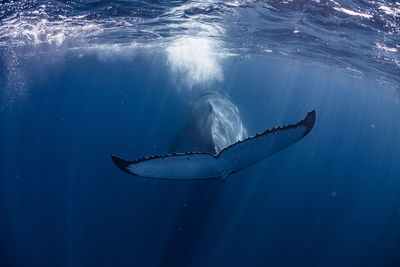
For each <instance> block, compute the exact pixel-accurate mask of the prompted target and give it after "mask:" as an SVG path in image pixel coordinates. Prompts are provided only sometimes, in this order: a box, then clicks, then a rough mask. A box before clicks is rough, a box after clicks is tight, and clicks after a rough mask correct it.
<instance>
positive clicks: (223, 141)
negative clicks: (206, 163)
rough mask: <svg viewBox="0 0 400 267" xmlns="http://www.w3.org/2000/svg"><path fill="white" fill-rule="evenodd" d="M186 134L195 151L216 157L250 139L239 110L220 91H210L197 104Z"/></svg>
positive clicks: (192, 110)
mask: <svg viewBox="0 0 400 267" xmlns="http://www.w3.org/2000/svg"><path fill="white" fill-rule="evenodd" d="M186 131H187V137H188V140H189V143H190V144H191V145H192V146H193V147H194V148H195V149H197V150H198V151H199V152H208V153H212V154H218V153H219V152H220V151H221V150H222V149H224V148H225V147H228V146H230V145H231V144H234V143H236V142H237V141H240V140H243V139H244V138H246V137H247V131H246V128H245V127H244V125H243V123H242V120H241V118H240V114H239V110H238V108H237V107H236V106H235V105H234V104H233V103H232V101H231V100H230V99H229V98H228V97H227V96H224V95H222V94H220V93H217V92H209V93H207V94H205V95H203V96H201V97H200V98H199V99H197V100H196V101H195V103H194V104H193V107H192V109H191V112H190V115H189V118H188V121H187V125H186Z"/></svg>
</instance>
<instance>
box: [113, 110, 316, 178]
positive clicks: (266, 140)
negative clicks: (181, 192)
mask: <svg viewBox="0 0 400 267" xmlns="http://www.w3.org/2000/svg"><path fill="white" fill-rule="evenodd" d="M315 118H316V113H315V111H314V110H313V111H310V112H308V114H307V116H306V117H305V118H304V119H303V120H301V121H299V122H297V123H296V124H291V125H287V126H282V127H278V128H272V129H269V130H266V131H264V132H262V133H260V134H256V135H255V136H252V137H248V138H246V139H244V140H242V141H238V142H236V143H234V144H232V145H230V146H228V147H226V148H224V149H223V150H221V151H220V152H219V153H218V154H217V155H214V154H211V153H207V152H186V153H173V154H166V155H161V156H160V155H155V156H151V157H145V158H141V159H138V160H133V161H128V160H124V159H121V158H119V157H117V156H114V155H112V156H111V158H112V160H113V162H114V163H115V165H117V167H118V168H120V169H121V170H122V171H124V172H126V173H128V174H131V175H134V176H139V177H144V178H154V179H177V180H203V179H225V178H226V177H228V176H230V175H231V174H233V173H235V172H238V171H240V170H242V169H244V168H246V167H249V166H251V165H253V164H255V163H257V162H259V161H261V160H263V159H265V158H266V157H269V156H271V155H272V154H274V153H276V152H279V151H281V150H282V149H284V148H286V147H288V146H290V145H292V144H294V143H296V142H297V141H299V140H301V139H302V138H303V137H305V136H306V135H307V134H308V133H309V132H310V131H311V130H312V128H313V127H314V123H315Z"/></svg>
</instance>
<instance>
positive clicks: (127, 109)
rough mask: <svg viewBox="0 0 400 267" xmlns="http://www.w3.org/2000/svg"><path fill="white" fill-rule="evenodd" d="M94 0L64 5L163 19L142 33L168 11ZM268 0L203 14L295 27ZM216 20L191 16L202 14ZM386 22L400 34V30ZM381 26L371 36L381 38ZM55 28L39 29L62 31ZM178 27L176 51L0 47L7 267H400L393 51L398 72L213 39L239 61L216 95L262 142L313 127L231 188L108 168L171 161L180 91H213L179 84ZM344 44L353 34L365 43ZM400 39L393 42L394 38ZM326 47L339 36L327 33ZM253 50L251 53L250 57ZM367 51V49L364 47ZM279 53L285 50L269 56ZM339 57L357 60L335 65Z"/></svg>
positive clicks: (287, 46)
mask: <svg viewBox="0 0 400 267" xmlns="http://www.w3.org/2000/svg"><path fill="white" fill-rule="evenodd" d="M6 3H8V2H4V1H3V2H2V7H3V9H2V11H4V10H5V9H4V7H5V6H6ZM27 3H28V4H29V3H30V4H31V5H28V4H27V5H28V7H27V8H25V9H23V10H35V9H40V8H38V6H39V4H40V3H36V2H27ZM52 3H53V4H54V6H51V7H52V8H53V9H52V10H55V11H57V12H61V11H59V10H58V9H57V8H56V7H57V6H59V5H60V6H63V5H62V4H60V2H57V1H54V2H52ZM96 3H97V4H98V3H100V4H98V5H97V6H96V5H95V4H96ZM96 3H95V4H92V5H89V6H87V5H88V4H86V5H85V4H79V3H68V5H69V8H70V9H71V10H73V11H71V12H72V13H74V12H77V11H76V9H82V11H81V12H82V13H90V12H89V11H92V12H93V14H95V13H96V12H97V13H99V14H101V16H100V15H99V16H100V17H101V19H104V17H106V18H107V17H113V16H112V15H110V14H108V13H106V12H105V11H104V10H112V8H111V9H109V6H111V7H113V6H116V9H117V10H125V11H126V10H130V11H132V10H135V11H137V10H142V11H143V10H155V11H153V13H151V12H150V14H148V13H146V12H144V11H143V12H144V15H142V17H141V18H143V17H146V18H149V19H150V18H152V17H157V16H160V15H161V14H165V13H164V11H162V10H164V9H168V8H169V5H167V4H163V3H159V4H158V5H155V4H154V5H152V4H149V3H147V2H140V3H134V4H132V3H129V2H124V3H118V2H107V1H106V2H104V3H103V2H96ZM290 3H292V4H290ZM290 3H289V4H287V5H289V6H290V5H291V8H290V9H288V11H287V12H289V13H290V14H292V16H293V17H296V16H298V17H300V16H301V15H304V14H305V13H306V14H308V13H307V12H304V9H305V8H304V7H302V6H301V5H300V4H299V3H297V5H296V4H295V3H296V2H290ZM363 3H364V4H365V5H367V4H368V3H367V2H363ZM382 3H384V2H382ZM25 4H26V3H25ZM185 4H188V3H175V4H174V6H179V5H181V6H184V5H185ZM189 4H190V3H189ZM263 4H264V2H255V4H253V3H250V4H248V3H247V5H252V6H250V7H248V6H246V5H244V6H240V7H238V8H239V11H237V12H239V15H229V14H230V13H229V12H233V11H229V12H228V15H226V14H223V15H220V14H219V13H218V12H220V11H219V10H218V9H217V10H216V8H215V7H214V6H213V5H211V4H210V6H211V7H214V9H211V11H213V10H214V12H217V14H214V13H211V15H210V16H218V15H220V16H222V17H220V19H221V20H224V19H226V20H228V21H232V20H235V19H239V18H240V20H241V21H243V24H246V23H248V25H251V24H252V25H253V26H254V25H255V24H256V23H255V22H254V23H253V22H250V21H252V20H255V19H254V17H253V16H250V15H251V14H250V15H249V17H248V19H247V20H246V19H243V16H244V17H246V16H245V14H246V13H252V12H256V13H261V14H263V15H264V17H266V18H265V19H266V20H267V21H268V20H273V18H274V16H277V14H280V15H281V17H285V16H287V13H285V12H284V11H282V10H283V8H282V10H281V11H280V12H278V11H276V12H277V14H270V13H269V12H271V10H273V9H267V10H266V11H263V10H264V9H263V8H264V7H260V5H263ZM267 4H268V3H267ZM269 4H273V5H274V8H279V7H280V6H279V5H278V4H277V3H269ZM353 4H354V3H353ZM358 4H359V3H358ZM225 5H226V6H229V5H227V4H225ZM254 5H255V6H254ZM310 5H311V4H310ZM321 5H322V4H321ZM354 5H356V4H354ZM370 5H372V4H370ZM133 6H134V7H135V8H136V9H135V8H134V7H133ZM136 6H138V7H136ZM157 6H159V8H157ZM299 6H301V7H299ZM367 6H368V5H367ZM117 7H118V8H117ZM201 7H202V6H201ZM217 7H218V5H217ZM311 7H319V4H315V5H311ZM207 8H209V7H207ZM207 8H200V9H199V10H197V9H195V8H188V9H186V11H185V12H186V15H187V16H190V15H191V14H192V13H193V12H194V13H195V14H196V15H199V14H204V13H206V14H209V13H207V12H209V11H207V10H208V9H207ZM235 8H236V7H235ZM346 8H349V7H347V6H346ZM363 8H364V5H361V4H359V5H357V6H356V7H355V10H356V11H357V12H364V13H363V14H370V13H368V9H363ZM70 9H68V8H67V9H65V10H70ZM61 10H64V9H62V8H61ZM65 10H64V11H65ZM88 10H89V11H88ZM99 10H103V11H104V12H100V11H99ZM157 10H159V12H160V13H157ZM187 10H189V11H187ZM193 10H194V11H193ZM215 10H216V11H215ZM234 10H235V12H236V9H234ZM298 10H303V12H298ZM323 10H324V9H323V8H321V9H319V10H318V12H317V13H318V14H317V15H318V16H319V15H320V14H324V13H323ZM328 11H329V12H334V11H332V10H331V9H329V10H328ZM369 11H371V12H372V11H373V9H372V8H371V9H369ZM13 12H14V13H13ZM15 12H16V11H13V10H12V11H10V14H8V13H7V14H8V15H4V14H5V13H6V12H3V13H2V14H3V17H2V24H1V26H2V27H3V28H2V29H3V30H4V29H6V28H7V27H10V25H13V24H15V23H16V22H15V21H14V22H10V23H8V22H7V18H8V17H7V16H12V14H15ZM65 12H66V11H65ZM121 12H122V11H121ZM126 12H127V11H126ZM137 12H138V11H137ZM190 12H192V13H190ZM293 12H294V13H293ZM296 12H297V13H296ZM97 13H96V14H97ZM128 13H129V12H128ZM46 14H49V13H46ZM63 14H64V13H63ZM80 14H81V13H79V15H80ZM124 14H125V13H123V14H122V15H121V14H119V16H123V15H124ZM129 14H130V16H129V18H131V17H132V16H131V15H132V13H129ZM151 14H153V15H151ZM371 14H373V16H374V18H375V17H378V16H377V15H376V14H374V13H371ZM64 15H65V14H64ZM67 15H68V14H67ZM74 15H75V14H74ZM71 16H72V15H71ZM93 16H94V17H96V16H95V15H93ZM99 16H98V17H99ZM102 16H103V17H102ZM126 16H127V15H126ZM224 16H227V17H226V18H225V17H224ZM127 17H128V16H127ZM139 17H140V16H139ZM175 17H176V13H174V15H173V16H172V15H171V16H169V17H168V16H167V17H166V18H165V17H164V19H165V20H173V18H175ZM326 17H329V16H326ZM352 17H354V16H352ZM355 17H357V16H355ZM358 17H359V16H358ZM195 18H197V17H195ZM206 18H207V17H206ZM336 18H337V19H338V20H340V19H341V17H340V16H339V17H336ZM47 19H48V18H47ZM201 19H203V17H202V18H201ZM208 19H211V18H210V17H208ZM242 19H243V20H242ZM352 19H353V18H351V19H349V18H348V19H347V21H349V22H348V23H350V22H352ZM388 19H390V18H388ZM393 19H394V22H395V23H397V24H396V25H395V27H394V28H395V29H398V28H396V27H397V26H398V17H394V18H393ZM64 20H66V19H64ZM49 21H51V19H49ZM127 21H129V20H128V19H127ZM217 21H218V20H217ZM197 22H199V23H200V24H196V25H202V24H201V23H205V22H204V21H197ZM256 22H257V23H259V24H262V21H257V20H256ZM264 22H265V21H264ZM353 22H354V21H353ZM356 22H359V21H356ZM378 22H379V21H378ZM378 22H376V21H375V22H371V24H373V25H372V26H371V25H370V26H371V28H374V27H373V26H375V27H378V26H377V24H379V23H378ZM389 22H390V20H389ZM163 23H164V24H167V23H166V22H163ZM354 23H355V22H354ZM374 23H376V24H374ZM104 24H106V23H105V22H104ZM222 24H223V23H222ZM239 24H240V23H239ZM33 25H35V24H33ZM160 25H162V23H161V22H160ZM248 25H247V26H248ZM265 25H270V24H265ZM51 26H52V27H56V26H54V24H51ZM64 26H65V25H64ZM103 26H104V25H103ZM152 26H153V27H154V28H157V26H159V25H158V24H157V25H152ZM270 26H271V25H270ZM143 27H145V28H146V27H151V25H150V26H149V25H147V24H146V25H145V26H143ZM254 27H255V28H257V27H256V26H254ZM266 27H267V26H266ZM271 27H272V26H271ZM282 27H284V26H282ZM314 27H316V26H315V25H314ZM48 28H49V26H44V30H48V31H49V32H51V30H49V29H48ZM104 28H106V29H107V27H106V26H104ZM112 28H113V29H114V30H115V29H118V27H117V26H116V25H114V26H113V27H112ZM138 28H140V27H138ZM246 28H248V27H246ZM52 29H53V30H54V28H52ZM73 29H75V28H73ZM123 29H124V28H123ZM123 29H122V31H123ZM140 29H143V28H140ZM157 29H159V28H157ZM81 30H82V29H81V28H78V29H77V30H76V31H77V32H80V31H81ZM125 30H126V29H125ZM128 30H129V31H131V32H133V31H134V30H135V31H136V28H135V27H133V28H129V27H128ZM174 30H176V29H175V28H173V29H171V31H170V32H169V34H168V27H166V28H165V29H163V31H164V33H165V35H166V37H165V38H167V39H161V40H160V39H157V38H156V39H154V40H153V39H151V40H150V41H146V42H144V44H145V45H152V46H151V47H150V48H148V47H147V48H146V47H145V48H143V47H142V48H132V47H128V48H126V47H124V46H122V48H121V47H120V46H118V47H117V48H115V46H113V45H115V44H119V45H121V43H125V42H127V40H124V42H115V40H114V39H113V38H112V37H113V36H114V37H115V35H112V34H111V33H110V32H107V31H105V32H102V35H100V36H101V38H100V37H97V38H99V39H100V40H99V41H93V40H92V39H90V38H89V39H90V40H89V41H88V40H85V43H82V42H81V40H75V39H76V38H71V39H72V40H71V39H68V38H67V37H66V39H65V40H64V41H63V43H62V45H60V46H57V45H54V44H53V43H51V42H50V43H49V42H48V39H43V40H40V41H38V43H34V42H33V41H32V42H33V43H29V42H28V43H26V36H29V34H30V33H29V34H27V35H26V36H24V35H22V36H16V37H15V36H11V35H10V34H9V35H8V36H7V35H6V34H3V36H2V39H1V40H2V43H1V44H2V47H1V48H2V50H1V53H2V54H1V56H2V57H1V60H2V61H1V62H2V65H1V74H0V77H1V83H0V84H1V90H2V91H1V92H2V93H1V98H0V101H1V110H0V216H1V220H0V262H1V266H267V265H269V266H400V253H399V247H400V180H399V179H400V175H399V174H400V141H399V134H400V124H399V113H400V104H399V101H400V99H399V94H398V89H397V88H398V86H399V84H398V80H397V79H398V77H395V75H394V76H393V74H396V73H398V70H399V69H398V67H396V66H397V65H396V60H397V59H398V52H397V50H396V52H390V51H387V50H385V51H381V56H382V57H384V56H385V55H386V56H387V53H389V52H390V53H389V55H390V56H391V57H390V58H391V59H392V61H390V60H383V61H385V62H386V65H385V64H381V62H380V61H379V60H378V59H377V58H375V57H374V58H375V59H377V60H375V61H374V60H372V62H371V60H367V59H365V58H364V57H362V56H360V57H358V58H357V56H356V57H355V58H352V57H351V56H349V55H343V54H340V52H338V53H339V56H337V57H335V53H330V52H327V51H325V50H322V51H320V50H318V49H317V48H315V47H314V48H315V49H311V48H310V50H312V51H313V53H315V54H318V55H319V56H323V55H325V58H322V57H321V58H320V57H319V56H316V57H312V55H313V54H311V53H307V52H304V53H307V55H302V54H296V52H293V51H296V49H298V48H299V47H300V48H302V47H312V46H313V45H315V43H313V42H310V41H309V40H303V41H302V43H301V44H298V43H296V42H295V43H290V42H286V41H287V40H288V39H281V37H282V36H284V35H279V36H278V35H277V36H274V37H268V38H267V39H264V37H257V35H253V34H252V32H251V31H249V33H248V35H247V36H246V37H243V36H242V37H240V38H239V37H238V38H239V39H237V38H235V36H236V34H237V35H239V33H240V31H239V30H235V31H234V32H230V30H232V29H230V30H227V31H226V34H225V35H223V36H219V37H221V38H218V39H219V40H220V39H223V41H224V44H225V45H226V47H228V48H229V49H231V50H229V51H230V52H232V53H233V52H234V54H235V55H234V56H227V57H223V58H222V59H220V60H219V61H218V64H219V66H220V68H221V69H222V71H223V79H216V81H212V82H211V83H206V84H207V86H212V87H215V88H220V89H222V90H224V91H225V92H228V93H229V95H230V96H231V97H232V101H233V102H234V103H235V104H236V105H237V106H238V108H239V110H240V113H241V116H242V119H243V122H244V124H245V125H246V127H247V130H248V132H249V134H251V135H253V134H256V133H257V132H260V131H263V130H265V129H267V128H271V127H274V126H278V125H282V124H288V123H293V122H296V121H298V120H300V119H302V118H303V117H304V115H305V114H306V112H308V111H310V110H312V109H315V110H316V111H317V122H316V125H315V127H314V129H313V131H312V132H311V133H310V135H309V136H307V137H306V138H305V139H303V140H302V141H301V142H299V143H297V144H295V145H294V146H292V147H289V148H288V149H286V150H284V151H282V152H280V153H278V154H276V155H274V156H272V157H270V158H268V159H266V160H265V161H263V162H261V163H259V164H257V165H254V166H252V167H251V168H248V169H245V170H243V171H241V172H239V173H237V174H235V175H233V176H231V177H230V178H229V179H228V180H227V181H226V182H225V183H223V182H220V181H204V182H201V181H200V182H199V181H193V182H191V181H185V182H177V181H154V180H146V179H140V178H135V177H132V176H128V175H126V174H124V173H122V172H121V171H120V170H118V169H117V168H116V167H115V166H114V165H113V163H112V162H111V160H110V155H111V154H117V155H119V156H122V157H124V158H128V159H135V158H139V157H142V156H145V155H153V154H164V153H166V152H167V150H168V146H169V144H170V142H171V140H172V139H173V137H174V135H175V134H176V132H177V131H178V130H179V129H180V127H181V126H182V124H183V123H184V121H185V119H186V114H187V110H188V107H189V103H190V100H189V99H188V93H187V92H188V91H190V90H196V88H198V87H201V86H203V84H199V85H196V86H197V87H196V86H194V87H193V88H191V87H190V86H186V87H185V86H184V85H182V84H180V83H179V81H178V82H177V80H179V78H180V76H184V75H185V73H184V74H182V73H175V72H171V64H172V63H171V61H170V60H169V58H168V53H167V52H165V49H164V47H163V45H164V44H168V42H169V38H171V39H172V41H174V40H175V38H174V36H175V35H177V34H178V33H177V32H175V31H174ZM348 30H349V31H351V32H352V33H353V34H355V33H356V34H359V36H361V35H362V32H363V31H362V30H359V29H358V28H357V27H353V28H351V29H348ZM54 31H56V30H54ZM232 31H233V30H232ZM5 32H6V31H5V30H4V31H3V33H5ZM211 32H212V31H211ZM280 32H281V33H282V31H280ZM388 32H389V30H387V31H386V34H389V33H388ZM118 33H119V34H121V32H118ZM124 33H126V32H124ZM208 33H210V31H209V32H208ZM185 34H186V35H187V34H189V33H187V32H185ZM396 34H397V33H393V34H392V35H391V36H392V37H390V38H392V39H393V40H398V35H396ZM169 35H170V36H169ZM189 35H190V34H189ZM107 36H110V38H109V39H107V38H106V37H107ZM255 36H256V37H255ZM324 36H325V37H326V36H331V37H329V38H334V37H332V35H329V34H328V35H324V34H321V33H319V37H321V38H322V37H324ZM86 37H87V36H85V37H83V38H86ZM130 37H131V39H130V41H132V40H134V41H137V40H138V39H141V38H144V39H146V38H150V37H149V36H148V35H145V34H141V35H140V34H139V36H135V35H133V34H132V36H130ZM217 37H218V36H217ZM24 38H25V39H24ZM162 38H164V37H162ZM207 38H210V36H207ZM229 38H232V39H231V40H230V42H227V40H229ZM292 38H293V37H290V38H289V39H292ZM326 38H328V37H326ZM337 38H339V37H337ZM371 38H377V39H374V40H372V39H371V40H368V42H372V43H376V42H378V43H381V42H387V43H386V46H385V47H387V48H388V47H391V48H393V49H395V47H396V42H394V43H393V44H391V43H390V40H389V41H388V39H386V38H389V37H385V38H382V39H379V38H380V37H379V36H373V37H371ZM390 38H389V39H390ZM396 38H397V39H396ZM39 39H40V38H39ZM94 39H96V38H94ZM117 39H118V38H117ZM245 39H247V40H249V41H246V42H245V43H243V42H242V41H243V40H245ZM361 39H362V38H360V39H359V42H360V43H362V44H360V45H361V46H360V47H362V45H365V46H366V43H363V42H362V41H360V40H361ZM28 40H29V38H28ZM107 40H108V41H107ZM241 40H242V41H241ZM284 40H286V41H284ZM7 42H9V43H11V42H20V44H19V45H18V46H16V47H15V46H13V47H12V46H11V45H7V44H6V43H7ZM138 42H139V41H138ZM141 42H143V41H141ZM280 42H281V43H282V46H281V47H279V46H278V45H276V46H274V44H275V43H276V44H279V43H280ZM338 42H339V41H338ZM155 43H156V44H157V46H155V47H154V44H155ZM255 43H261V44H263V45H264V46H266V47H267V48H268V49H271V50H272V52H267V53H265V52H263V53H261V52H260V51H261V50H263V49H264V48H262V49H261V48H259V47H258V48H256V47H255V46H256V45H255ZM99 45H103V46H101V47H100V48H95V49H94V50H95V52H93V47H97V46H99ZM104 45H106V48H107V49H105V48H104ZM107 45H110V46H107ZM158 45H159V46H160V47H158ZM167 46H168V45H167ZM360 47H358V48H357V49H358V50H357V49H355V50H354V53H355V54H357V53H358V54H359V55H364V54H367V52H368V49H365V50H363V49H361V48H360ZM88 48H90V49H88ZM335 48H337V49H338V50H337V51H340V49H339V46H336V47H335ZM121 49H122V50H121ZM260 49H261V50H260ZM281 49H282V50H281ZM375 49H377V48H376V47H375ZM378 50H379V49H378ZM110 51H111V52H110ZM121 51H122V52H121ZM132 51H134V52H132ZM301 51H304V50H301ZM306 51H307V50H306ZM324 51H325V52H326V53H324ZM393 51H394V50H393ZM292 52H293V53H292ZM385 53H386V54H385ZM315 54H314V55H315ZM309 58H314V59H315V60H311V61H310V60H309ZM341 58H343V59H346V60H347V61H348V62H349V64H347V63H346V61H343V62H342V63H343V64H333V63H332V62H334V61H336V60H339V61H340V59H341ZM357 66H362V67H360V68H356V67H357ZM200 70H201V69H200ZM378 71H381V72H383V73H384V74H383V75H381V76H380V78H382V77H384V80H385V82H384V83H383V81H382V79H378V78H376V77H378V76H379V75H378V74H379V72H378ZM360 73H361V74H360ZM204 86H205V85H204ZM182 90H183V91H185V92H186V93H185V92H184V93H182Z"/></svg>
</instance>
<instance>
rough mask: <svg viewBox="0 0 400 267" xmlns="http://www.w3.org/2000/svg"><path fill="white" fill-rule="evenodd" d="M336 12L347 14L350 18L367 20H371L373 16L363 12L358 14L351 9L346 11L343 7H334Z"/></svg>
mask: <svg viewBox="0 0 400 267" xmlns="http://www.w3.org/2000/svg"><path fill="white" fill-rule="evenodd" d="M334 9H335V10H337V11H340V12H343V13H346V14H348V15H350V16H359V17H363V18H366V19H371V18H372V17H373V16H372V15H371V14H366V13H361V12H356V11H353V10H350V9H346V8H343V7H334Z"/></svg>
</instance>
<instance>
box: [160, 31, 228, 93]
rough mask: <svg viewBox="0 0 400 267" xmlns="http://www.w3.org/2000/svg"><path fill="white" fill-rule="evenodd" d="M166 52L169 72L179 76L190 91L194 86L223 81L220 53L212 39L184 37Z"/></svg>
mask: <svg viewBox="0 0 400 267" xmlns="http://www.w3.org/2000/svg"><path fill="white" fill-rule="evenodd" d="M166 52H167V56H168V63H169V65H170V67H171V71H172V72H173V73H174V74H177V75H180V77H181V78H182V81H183V82H184V83H185V85H186V86H187V87H188V88H190V89H191V88H192V87H193V86H194V85H200V84H204V83H210V82H211V83H212V82H215V81H222V80H223V72H222V68H221V65H220V63H219V59H220V58H221V53H219V52H218V46H217V45H216V42H215V41H213V40H212V39H208V38H205V37H188V36H185V37H182V38H180V39H178V40H176V41H175V42H173V43H172V44H171V45H170V46H169V47H167V49H166Z"/></svg>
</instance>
